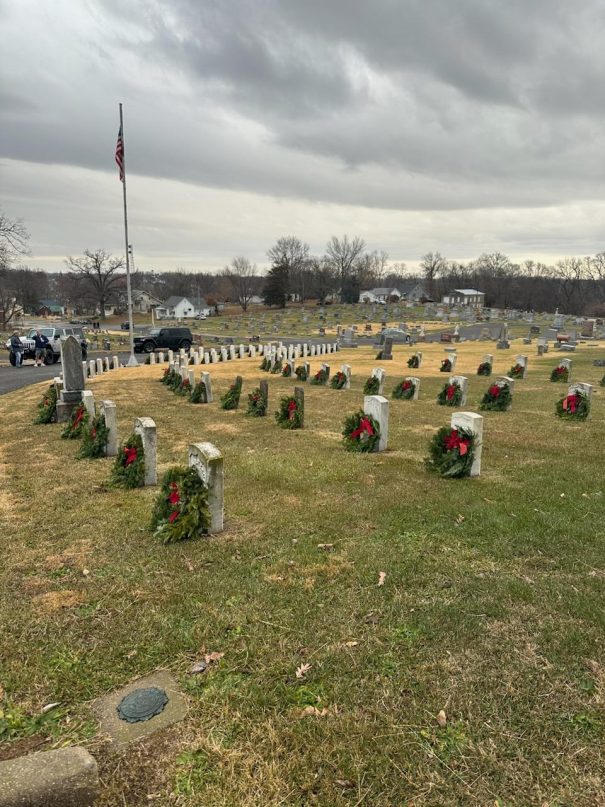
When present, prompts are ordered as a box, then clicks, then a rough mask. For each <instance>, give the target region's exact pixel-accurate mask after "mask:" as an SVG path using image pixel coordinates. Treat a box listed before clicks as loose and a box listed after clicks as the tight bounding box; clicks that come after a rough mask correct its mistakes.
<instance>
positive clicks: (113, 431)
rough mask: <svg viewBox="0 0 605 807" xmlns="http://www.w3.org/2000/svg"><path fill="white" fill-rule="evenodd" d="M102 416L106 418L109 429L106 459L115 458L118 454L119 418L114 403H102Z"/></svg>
mask: <svg viewBox="0 0 605 807" xmlns="http://www.w3.org/2000/svg"><path fill="white" fill-rule="evenodd" d="M100 414H101V415H103V417H104V418H105V426H106V428H107V446H106V448H105V456H106V457H115V456H117V453H118V446H119V440H118V417H117V412H116V405H115V403H114V401H109V400H108V401H101V406H100Z"/></svg>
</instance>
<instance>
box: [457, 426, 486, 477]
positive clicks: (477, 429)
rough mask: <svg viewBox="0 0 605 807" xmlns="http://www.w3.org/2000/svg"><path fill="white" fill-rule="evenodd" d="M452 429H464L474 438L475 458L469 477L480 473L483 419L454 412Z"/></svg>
mask: <svg viewBox="0 0 605 807" xmlns="http://www.w3.org/2000/svg"><path fill="white" fill-rule="evenodd" d="M450 423H451V428H452V429H466V431H469V432H471V433H472V434H473V435H474V437H475V456H474V457H473V464H472V466H471V473H470V475H471V476H479V474H480V473H481V454H482V451H483V418H482V417H481V415H476V414H475V413H474V412H454V414H453V415H452V419H451V422H450Z"/></svg>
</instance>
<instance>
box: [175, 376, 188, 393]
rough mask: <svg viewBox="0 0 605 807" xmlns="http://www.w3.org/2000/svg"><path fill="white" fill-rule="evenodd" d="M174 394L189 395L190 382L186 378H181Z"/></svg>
mask: <svg viewBox="0 0 605 807" xmlns="http://www.w3.org/2000/svg"><path fill="white" fill-rule="evenodd" d="M175 392H176V393H177V394H178V395H191V381H189V379H188V378H182V379H181V381H180V384H179V385H178V387H177V388H176V389H175Z"/></svg>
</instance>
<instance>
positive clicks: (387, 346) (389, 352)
mask: <svg viewBox="0 0 605 807" xmlns="http://www.w3.org/2000/svg"><path fill="white" fill-rule="evenodd" d="M392 358H393V339H392V337H390V336H387V337H386V339H385V340H384V344H383V346H382V356H381V359H382V360H383V361H391V360H392Z"/></svg>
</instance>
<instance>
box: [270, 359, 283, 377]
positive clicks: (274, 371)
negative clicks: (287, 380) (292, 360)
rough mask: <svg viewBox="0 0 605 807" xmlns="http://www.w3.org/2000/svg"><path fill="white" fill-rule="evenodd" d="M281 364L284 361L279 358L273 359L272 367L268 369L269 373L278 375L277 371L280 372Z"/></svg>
mask: <svg viewBox="0 0 605 807" xmlns="http://www.w3.org/2000/svg"><path fill="white" fill-rule="evenodd" d="M283 364H284V363H283V361H282V360H281V359H275V363H274V364H273V367H271V370H270V372H271V375H278V374H279V373H281V371H282V367H283Z"/></svg>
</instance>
